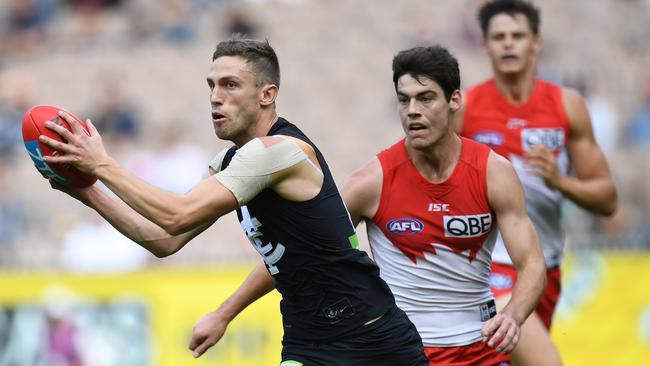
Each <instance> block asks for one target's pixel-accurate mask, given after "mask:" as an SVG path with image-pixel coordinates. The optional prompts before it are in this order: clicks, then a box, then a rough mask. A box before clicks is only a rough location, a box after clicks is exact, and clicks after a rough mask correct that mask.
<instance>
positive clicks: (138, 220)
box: [53, 184, 214, 258]
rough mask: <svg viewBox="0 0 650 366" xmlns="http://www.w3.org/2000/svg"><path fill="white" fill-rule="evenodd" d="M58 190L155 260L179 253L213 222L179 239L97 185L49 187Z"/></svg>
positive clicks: (179, 236)
mask: <svg viewBox="0 0 650 366" xmlns="http://www.w3.org/2000/svg"><path fill="white" fill-rule="evenodd" d="M53 187H54V188H55V189H58V190H61V191H63V192H65V193H67V194H69V195H70V196H72V197H74V198H76V199H78V200H79V201H81V202H82V203H83V204H85V205H86V206H88V207H91V208H92V209H94V210H95V211H97V213H99V214H100V215H101V216H102V217H103V218H104V219H106V221H108V222H109V223H110V224H111V225H112V226H113V227H114V228H115V229H117V230H118V231H119V232H121V233H122V234H123V235H124V236H126V237H128V238H129V239H131V240H133V241H134V242H136V243H138V244H139V245H140V246H141V247H143V248H145V249H146V250H148V251H149V252H151V253H152V254H154V255H155V256H156V257H159V258H162V257H166V256H168V255H171V254H173V253H176V252H177V251H179V250H180V249H181V248H182V247H183V246H184V245H185V244H187V243H188V242H189V241H190V240H192V239H193V238H194V237H196V236H197V235H199V234H200V233H201V232H203V231H204V230H205V229H207V228H208V227H209V226H210V225H212V224H213V223H214V221H211V222H207V223H205V224H204V225H202V226H199V227H198V228H196V229H194V230H190V231H188V232H186V233H183V234H180V235H171V234H169V233H168V232H166V231H165V230H163V229H162V228H161V227H160V226H158V225H156V224H154V223H153V222H151V221H149V220H147V219H146V218H144V217H143V216H142V215H140V214H138V213H137V212H135V211H134V210H133V209H132V208H130V207H129V206H127V205H126V204H125V203H124V202H122V201H120V200H118V199H115V198H114V197H113V196H111V195H109V194H108V193H106V192H105V191H103V190H102V189H100V188H99V186H98V185H92V186H90V187H88V188H70V187H64V186H60V185H56V184H53Z"/></svg>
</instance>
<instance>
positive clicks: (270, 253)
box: [241, 206, 285, 275]
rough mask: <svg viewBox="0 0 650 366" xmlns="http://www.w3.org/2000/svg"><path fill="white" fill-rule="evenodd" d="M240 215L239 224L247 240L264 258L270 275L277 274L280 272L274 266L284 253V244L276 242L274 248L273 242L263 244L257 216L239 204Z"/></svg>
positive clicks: (260, 224)
mask: <svg viewBox="0 0 650 366" xmlns="http://www.w3.org/2000/svg"><path fill="white" fill-rule="evenodd" d="M241 216H242V221H241V226H242V227H243V228H244V231H245V232H246V236H247V237H248V240H250V242H251V244H253V247H255V250H257V252H258V253H260V254H261V255H262V257H263V258H264V262H265V263H266V266H267V267H268V268H269V272H270V273H271V274H272V275H274V274H277V273H278V272H280V270H279V269H278V267H276V266H275V264H276V263H278V261H279V260H280V258H282V255H283V254H284V250H285V247H284V245H282V243H278V245H276V247H275V249H273V244H271V243H266V244H264V243H263V242H262V236H263V235H264V233H262V232H261V231H260V227H261V226H262V223H261V222H260V221H259V220H258V219H257V218H255V217H251V215H250V213H249V212H248V207H246V206H241Z"/></svg>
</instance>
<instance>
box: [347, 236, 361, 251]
mask: <svg viewBox="0 0 650 366" xmlns="http://www.w3.org/2000/svg"><path fill="white" fill-rule="evenodd" d="M348 240H349V241H350V245H351V246H352V248H354V249H359V237H358V236H357V234H356V233H355V234H353V235H352V236H350V237H348Z"/></svg>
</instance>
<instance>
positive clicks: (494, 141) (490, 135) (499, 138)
mask: <svg viewBox="0 0 650 366" xmlns="http://www.w3.org/2000/svg"><path fill="white" fill-rule="evenodd" d="M503 140H504V138H503V135H502V134H500V133H498V132H491V131H490V132H487V131H486V132H481V133H477V134H476V135H474V141H476V142H478V143H481V144H483V145H492V146H501V145H503Z"/></svg>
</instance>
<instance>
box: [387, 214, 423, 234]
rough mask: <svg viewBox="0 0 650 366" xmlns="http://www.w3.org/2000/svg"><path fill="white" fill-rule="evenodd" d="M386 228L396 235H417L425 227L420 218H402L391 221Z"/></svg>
mask: <svg viewBox="0 0 650 366" xmlns="http://www.w3.org/2000/svg"><path fill="white" fill-rule="evenodd" d="M386 229H388V231H390V232H391V233H393V234H395V235H401V236H406V235H415V234H417V233H419V232H420V231H422V230H423V229H424V224H423V223H422V222H420V220H416V219H412V218H401V219H395V220H391V221H389V222H388V224H386Z"/></svg>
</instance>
